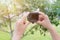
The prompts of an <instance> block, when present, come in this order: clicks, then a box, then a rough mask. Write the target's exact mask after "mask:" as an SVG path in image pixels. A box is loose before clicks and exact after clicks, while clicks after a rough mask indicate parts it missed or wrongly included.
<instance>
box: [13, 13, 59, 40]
mask: <svg viewBox="0 0 60 40" xmlns="http://www.w3.org/2000/svg"><path fill="white" fill-rule="evenodd" d="M39 13H40V15H39V20H38V21H37V23H38V24H40V25H42V26H44V27H45V28H47V29H48V30H49V32H50V34H51V36H52V39H53V40H60V36H59V34H58V33H57V32H56V29H55V27H53V26H52V24H51V22H50V20H49V18H48V16H47V15H46V14H44V13H42V12H39ZM27 15H28V13H26V15H24V16H23V17H22V18H21V19H20V20H18V21H17V22H16V26H15V28H14V33H13V34H14V35H13V38H12V40H21V37H22V36H23V33H24V31H25V29H26V27H27V26H28V24H29V22H28V21H26V17H27ZM47 24H48V25H47Z"/></svg>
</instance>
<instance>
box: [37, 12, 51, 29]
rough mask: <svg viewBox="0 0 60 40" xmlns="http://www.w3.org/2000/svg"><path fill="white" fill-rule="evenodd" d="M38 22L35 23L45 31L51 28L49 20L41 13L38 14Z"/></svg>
mask: <svg viewBox="0 0 60 40" xmlns="http://www.w3.org/2000/svg"><path fill="white" fill-rule="evenodd" d="M39 13H40V15H39V20H38V22H37V23H39V24H40V25H42V26H44V27H45V28H47V29H50V28H51V27H52V25H51V23H50V20H49V18H48V16H47V15H46V14H44V13H42V12H39Z"/></svg>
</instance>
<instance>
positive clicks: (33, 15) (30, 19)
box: [27, 12, 39, 23]
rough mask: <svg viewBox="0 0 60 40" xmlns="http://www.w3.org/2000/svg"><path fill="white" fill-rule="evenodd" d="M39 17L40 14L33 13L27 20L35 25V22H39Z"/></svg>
mask: <svg viewBox="0 0 60 40" xmlns="http://www.w3.org/2000/svg"><path fill="white" fill-rule="evenodd" d="M38 17H39V13H38V12H31V13H29V15H28V16H27V19H28V21H29V22H32V23H34V22H37V21H38Z"/></svg>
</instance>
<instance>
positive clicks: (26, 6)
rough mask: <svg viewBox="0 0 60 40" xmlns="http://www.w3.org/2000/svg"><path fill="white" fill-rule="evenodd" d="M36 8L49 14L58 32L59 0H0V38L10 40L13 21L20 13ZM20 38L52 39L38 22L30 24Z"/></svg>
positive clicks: (59, 25) (27, 39)
mask: <svg viewBox="0 0 60 40" xmlns="http://www.w3.org/2000/svg"><path fill="white" fill-rule="evenodd" d="M36 9H40V11H42V12H44V13H46V14H47V15H48V16H49V19H50V20H51V23H52V24H53V26H54V27H56V30H57V32H58V33H59V34H60V0H0V40H11V38H12V36H13V31H14V26H15V22H16V20H18V19H19V18H20V14H22V13H23V12H27V11H29V12H33V11H35V10H36ZM21 17H22V16H21ZM22 40H52V38H51V35H50V34H49V31H48V30H47V29H45V28H43V27H42V26H40V25H38V24H30V25H29V26H28V27H27V29H26V31H25V33H24V34H23V37H22Z"/></svg>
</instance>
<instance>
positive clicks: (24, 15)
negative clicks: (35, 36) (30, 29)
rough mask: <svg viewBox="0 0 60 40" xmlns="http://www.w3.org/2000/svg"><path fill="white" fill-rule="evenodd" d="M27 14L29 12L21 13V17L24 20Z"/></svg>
mask: <svg viewBox="0 0 60 40" xmlns="http://www.w3.org/2000/svg"><path fill="white" fill-rule="evenodd" d="M28 15H29V12H25V13H23V17H22V19H23V20H25V19H26V18H27V16H28Z"/></svg>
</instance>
